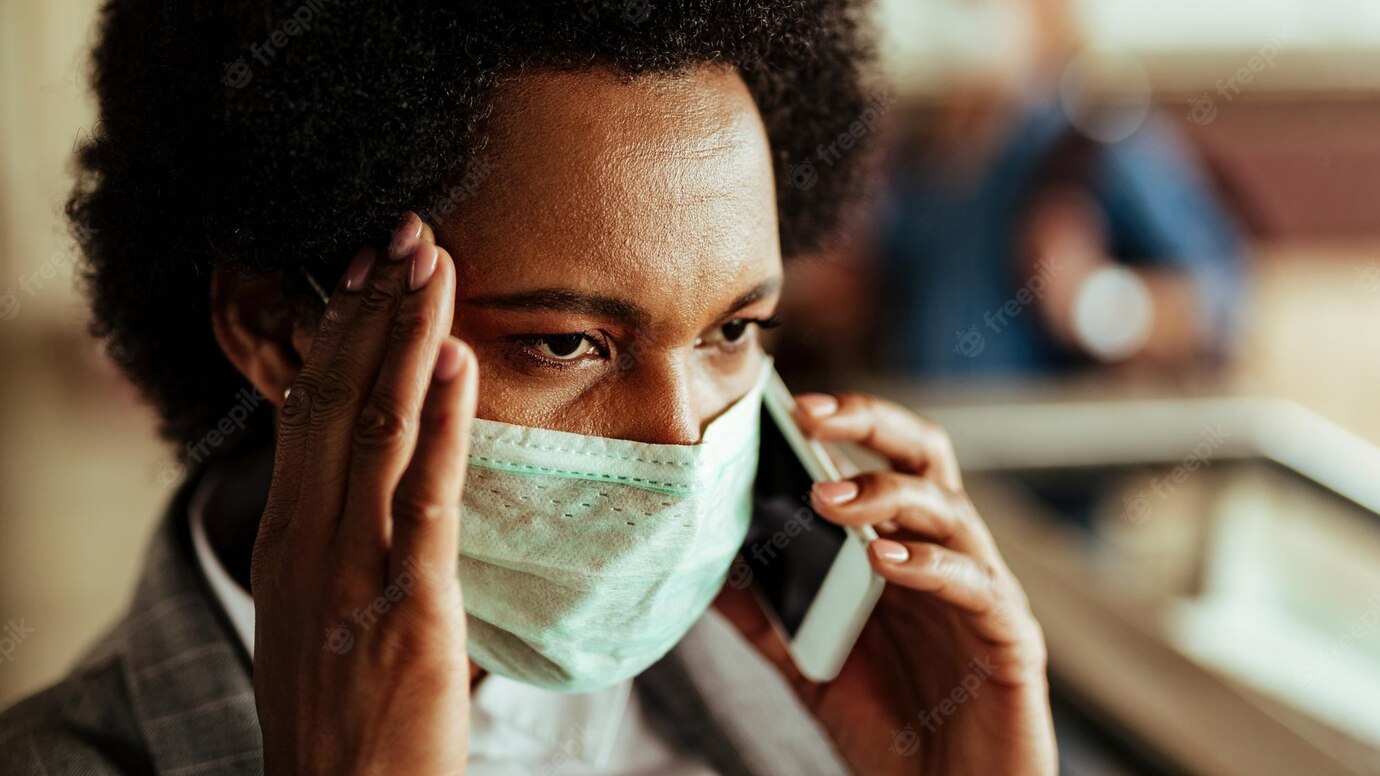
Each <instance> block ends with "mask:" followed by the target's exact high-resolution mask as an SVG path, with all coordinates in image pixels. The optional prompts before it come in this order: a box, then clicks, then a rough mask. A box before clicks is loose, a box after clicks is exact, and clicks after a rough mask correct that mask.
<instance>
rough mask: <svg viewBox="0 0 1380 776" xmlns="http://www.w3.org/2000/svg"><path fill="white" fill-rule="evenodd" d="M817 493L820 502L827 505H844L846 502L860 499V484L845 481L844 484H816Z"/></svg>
mask: <svg viewBox="0 0 1380 776" xmlns="http://www.w3.org/2000/svg"><path fill="white" fill-rule="evenodd" d="M815 493H816V494H817V495H818V496H819V498H820V500H821V501H823V502H824V503H826V504H842V503H844V502H845V501H852V500H853V499H855V498H857V497H858V483H856V482H849V481H847V480H844V481H842V482H816V483H815Z"/></svg>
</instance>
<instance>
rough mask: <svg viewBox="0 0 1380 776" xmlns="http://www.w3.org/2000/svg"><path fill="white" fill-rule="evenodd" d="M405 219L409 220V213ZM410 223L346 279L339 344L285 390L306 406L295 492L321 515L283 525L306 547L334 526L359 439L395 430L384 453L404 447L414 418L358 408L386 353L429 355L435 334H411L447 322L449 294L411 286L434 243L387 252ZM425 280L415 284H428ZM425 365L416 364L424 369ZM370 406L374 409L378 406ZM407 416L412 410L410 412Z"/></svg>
mask: <svg viewBox="0 0 1380 776" xmlns="http://www.w3.org/2000/svg"><path fill="white" fill-rule="evenodd" d="M411 218H412V219H414V220H415V218H416V217H415V216H412V217H411ZM410 228H411V226H410V223H409V222H408V221H406V220H405V221H404V223H403V225H402V226H401V227H399V232H398V234H395V235H394V240H393V243H392V244H391V245H390V248H389V251H390V252H389V254H388V255H387V257H386V258H383V259H381V260H379V261H377V262H375V263H374V264H373V265H372V266H371V267H369V268H368V270H367V272H365V273H362V274H361V275H360V276H359V277H358V278H355V280H357V281H358V282H357V283H350V284H349V285H350V288H348V289H346V290H345V292H344V295H345V296H346V297H350V298H351V300H350V301H351V302H352V309H351V310H350V317H349V319H348V320H346V321H345V322H343V324H342V325H341V327H340V329H339V332H340V334H339V344H338V345H336V346H335V351H334V353H333V354H332V355H331V357H330V362H329V363H328V364H327V365H326V367H325V368H324V369H323V370H313V371H311V372H306V371H305V370H304V373H303V374H302V375H301V376H299V378H298V380H297V382H296V383H295V384H294V386H293V388H292V395H291V396H290V397H289V402H291V401H292V399H293V398H294V397H296V396H297V394H299V393H300V394H301V395H302V397H301V401H302V402H303V403H304V404H306V405H307V407H308V410H307V413H306V414H307V417H306V424H307V436H306V441H305V453H304V460H303V465H302V471H301V473H300V480H301V492H302V498H303V499H304V500H307V499H309V500H310V502H309V503H311V504H312V505H313V514H319V515H323V516H324V517H321V518H320V519H318V520H314V521H310V522H309V523H307V524H303V525H300V526H298V525H294V526H292V527H291V529H290V530H291V531H293V532H298V531H301V532H303V533H304V534H305V535H307V536H308V540H309V541H310V542H311V543H312V544H313V546H316V545H317V544H318V543H317V542H316V541H315V539H316V538H319V537H329V536H330V535H332V534H333V533H334V532H335V530H336V526H337V523H338V521H339V516H340V515H341V514H342V510H343V506H344V503H345V498H346V492H347V491H346V489H347V481H348V478H349V475H350V469H351V462H352V460H353V459H354V457H355V453H356V450H355V448H356V447H357V446H358V445H359V443H360V441H361V439H363V440H364V444H365V445H366V446H368V445H370V444H372V445H373V446H374V448H375V449H377V448H384V447H390V445H389V444H387V443H388V442H391V441H392V440H391V439H389V437H390V435H393V436H396V437H400V439H399V440H398V444H396V445H391V448H390V449H389V450H388V452H390V453H392V454H395V455H398V456H401V455H403V454H404V453H405V451H406V450H409V449H410V447H411V440H410V439H409V438H408V435H409V434H413V435H415V424H414V427H413V428H411V429H408V428H405V427H400V425H399V424H396V423H393V422H392V421H395V420H397V417H398V416H396V415H389V416H385V415H381V414H380V413H379V412H375V411H371V412H369V413H366V412H365V409H366V404H367V403H368V402H370V401H371V398H372V397H373V396H374V394H375V382H376V380H377V378H378V376H379V374H380V369H381V368H382V365H383V362H384V359H385V357H387V356H388V354H389V352H390V351H392V350H395V349H399V350H401V349H406V348H408V347H416V348H421V349H427V348H430V349H431V354H430V355H431V357H434V355H435V348H436V346H437V342H438V341H439V337H440V333H437V334H435V335H434V336H433V337H431V339H429V340H427V339H425V338H423V339H421V340H420V341H414V340H413V339H411V338H410V335H412V334H414V333H415V334H425V333H426V331H427V330H428V327H429V326H430V324H429V323H428V322H427V321H429V320H430V319H431V318H435V317H437V316H447V323H448V316H449V314H450V313H449V309H448V308H446V309H436V308H440V307H443V306H445V305H451V304H453V303H454V300H453V298H451V299H443V298H441V297H440V296H438V295H435V294H427V293H422V292H413V291H412V286H413V285H414V283H415V281H414V275H415V270H416V268H417V267H429V266H434V264H435V262H436V256H437V248H436V246H435V245H431V244H428V243H423V242H415V241H410V240H404V241H402V243H401V244H402V245H403V246H404V247H407V248H409V249H410V252H409V253H407V254H405V255H402V256H399V255H397V254H396V253H395V252H394V251H395V250H396V249H397V247H398V245H399V244H400V243H399V240H398V239H397V237H398V235H399V234H401V235H404V236H406V235H407V234H408V230H409V229H410ZM347 274H349V273H347ZM429 285H430V284H429V283H428V284H427V286H429ZM427 286H423V287H422V289H423V290H428V289H427ZM400 326H405V327H407V329H408V331H407V332H406V333H403V334H400V333H399V332H398V330H399V327H400ZM314 349H315V346H314V345H313V350H314ZM428 371H429V369H423V370H422V372H423V373H426V372H428ZM423 379H424V378H423ZM370 406H371V408H372V409H377V406H378V405H377V403H375V404H373V405H370ZM415 406H416V407H417V408H420V406H421V400H420V398H417V399H416V401H415ZM410 417H415V411H414V414H413V415H412V416H410ZM381 440H382V441H381ZM404 461H405V458H404V459H403V460H402V461H398V462H397V463H396V464H395V465H394V469H395V470H396V471H397V472H401V471H402V468H403V466H404ZM300 517H301V515H299V516H298V518H297V519H300ZM297 519H295V520H294V522H297Z"/></svg>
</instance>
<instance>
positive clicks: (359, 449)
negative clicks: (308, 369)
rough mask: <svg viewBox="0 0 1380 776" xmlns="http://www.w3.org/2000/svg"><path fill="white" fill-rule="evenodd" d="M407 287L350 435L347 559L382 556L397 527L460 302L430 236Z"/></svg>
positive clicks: (449, 266) (344, 528)
mask: <svg viewBox="0 0 1380 776" xmlns="http://www.w3.org/2000/svg"><path fill="white" fill-rule="evenodd" d="M410 261H411V264H410V266H409V268H408V276H409V280H408V285H407V288H408V289H409V290H408V291H406V292H405V293H404V295H403V299H402V301H401V302H400V303H399V305H398V311H397V313H396V315H395V316H394V317H393V319H392V321H390V322H388V328H387V329H385V330H384V331H383V332H381V333H379V334H375V335H373V337H375V338H378V339H379V340H380V342H378V343H375V346H376V347H378V348H379V349H380V351H381V361H380V363H379V365H378V367H377V375H376V376H375V377H374V378H373V379H372V381H371V382H372V387H370V388H369V389H368V393H367V396H366V397H364V399H363V402H362V406H361V407H360V410H359V412H358V414H357V415H356V417H355V419H354V421H353V424H352V426H351V427H350V428H347V429H345V431H346V433H347V434H348V463H347V464H346V467H347V470H348V477H349V486H348V493H347V496H346V499H345V502H344V505H343V512H344V514H343V517H342V519H341V521H340V524H339V528H338V535H339V537H340V544H341V548H342V550H343V552H342V553H341V559H342V561H344V562H346V563H351V564H360V565H363V564H371V563H376V562H380V561H381V560H382V559H383V558H384V557H385V554H386V553H387V547H388V544H389V541H390V536H391V532H392V521H391V516H390V513H391V509H392V503H393V493H394V490H395V489H396V488H397V486H398V483H399V482H400V481H401V479H402V476H403V472H404V471H406V469H407V467H408V462H409V461H410V460H411V459H412V456H413V451H414V450H415V448H416V444H417V437H418V433H419V429H420V426H421V420H420V416H421V413H422V405H423V402H424V401H425V399H426V395H427V390H428V387H429V385H430V383H431V376H432V373H433V371H434V369H435V366H436V361H437V357H438V355H439V352H440V348H441V343H442V342H443V341H445V340H446V338H447V337H448V336H449V335H450V330H451V322H452V319H453V317H454V308H455V267H454V264H453V263H452V262H451V260H450V256H449V254H446V253H445V252H444V251H442V250H440V249H439V248H437V247H436V246H435V245H431V244H429V243H426V242H422V243H419V245H418V247H417V248H416V249H415V250H414V251H413V252H412V254H411V258H410Z"/></svg>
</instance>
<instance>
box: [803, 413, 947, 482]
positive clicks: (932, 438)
mask: <svg viewBox="0 0 1380 776" xmlns="http://www.w3.org/2000/svg"><path fill="white" fill-rule="evenodd" d="M795 421H796V423H798V424H800V427H801V430H803V431H804V432H805V433H806V434H808V435H810V436H812V437H814V438H815V439H818V440H820V441H822V442H856V443H858V444H860V445H863V446H864V447H867V448H869V449H872V450H874V451H876V452H878V453H880V454H882V455H883V456H885V457H886V458H887V460H889V461H890V462H891V465H892V466H894V467H895V468H897V469H898V470H900V471H904V472H908V473H911V474H923V475H925V476H929V477H933V478H934V479H935V480H936V481H938V482H939V484H941V485H943V486H944V487H946V488H949V489H950V490H962V488H963V479H962V477H961V476H960V475H959V472H958V460H957V458H955V456H954V452H953V445H952V444H951V443H950V442H949V437H948V435H947V434H945V433H944V430H943V429H941V428H940V427H939V426H938V425H936V424H935V423H933V422H931V421H928V420H925V419H924V418H921V417H920V416H918V415H916V414H915V413H913V412H911V411H909V410H907V409H905V408H903V407H900V406H898V405H896V404H893V403H891V402H889V401H884V400H882V399H878V398H877V397H875V396H871V395H868V394H863V393H841V394H839V395H837V396H830V395H828V394H819V393H816V394H803V395H801V396H797V397H796V409H795Z"/></svg>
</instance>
